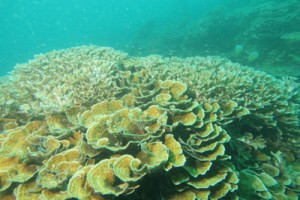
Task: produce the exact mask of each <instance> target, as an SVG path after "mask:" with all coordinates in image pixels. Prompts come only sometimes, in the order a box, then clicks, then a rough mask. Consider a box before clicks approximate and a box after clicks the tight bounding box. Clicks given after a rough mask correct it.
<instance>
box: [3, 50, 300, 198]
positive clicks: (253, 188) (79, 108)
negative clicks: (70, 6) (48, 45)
mask: <svg viewBox="0 0 300 200" xmlns="http://www.w3.org/2000/svg"><path fill="white" fill-rule="evenodd" d="M72 68H74V69H72ZM30 70H31V73H28V72H29V71H30ZM83 72H84V73H83ZM61 76H62V77H61ZM44 86H45V87H44ZM0 88H1V102H0V103H1V104H0V106H1V111H2V112H1V117H2V118H0V130H1V132H2V134H0V161H1V163H5V164H4V165H1V166H0V197H1V199H5V198H7V199H14V198H17V199H67V198H77V199H116V198H117V199H118V198H120V199H149V198H151V199H172V200H176V199H221V198H222V199H238V198H239V197H240V198H246V199H247V198H248V199H249V198H250V199H297V195H299V190H300V181H299V178H298V177H299V175H300V168H299V166H300V165H299V155H298V153H299V146H297V145H298V144H299V143H298V142H297V140H298V134H299V133H298V132H299V119H298V118H297V117H298V115H299V104H298V102H297V98H299V97H298V96H297V95H298V94H297V92H296V89H297V85H296V84H295V83H294V82H293V80H291V79H285V80H277V79H275V78H273V77H271V76H268V75H266V74H263V73H261V72H257V71H253V70H251V69H248V68H245V67H242V66H239V65H237V64H233V63H231V62H230V61H227V60H223V59H219V58H210V57H208V58H199V57H195V58H187V59H179V58H161V57H157V56H150V57H145V58H131V57H128V56H127V55H126V54H125V53H122V52H118V51H114V50H113V49H110V48H97V47H78V48H73V49H67V50H62V51H56V52H51V53H49V54H45V55H40V56H39V57H37V58H36V59H35V60H33V61H30V62H29V63H27V64H23V65H21V67H17V68H16V69H15V71H13V72H12V73H11V75H9V76H8V77H7V82H5V83H2V84H1V85H0ZM58 88H59V91H60V92H58V90H57V89H58ZM286 91H289V93H286ZM44 95H45V96H44ZM54 96H55V98H52V97H54ZM274 138H276V140H274ZM297 148H298V149H297ZM239 150H241V151H239ZM242 152H244V154H242ZM250 163H251V164H250Z"/></svg>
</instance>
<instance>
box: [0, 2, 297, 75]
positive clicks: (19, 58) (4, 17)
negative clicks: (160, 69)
mask: <svg viewBox="0 0 300 200" xmlns="http://www.w3.org/2000/svg"><path fill="white" fill-rule="evenodd" d="M299 9H300V6H299V1H297V0H288V1H278V0H262V1H259V0H247V1H242V2H241V1H236V0H223V1H222V0H211V1H205V0H187V1H181V0H163V1H159V0H153V1H139V0H122V1H106V0H100V1H96V0H89V1H80V0H77V1H70V0H66V1H59V0H54V1H48V0H42V1H25V0H15V1H9V0H2V1H0V25H1V31H0V66H1V69H0V74H1V75H5V74H6V73H7V72H9V71H10V70H12V68H13V66H14V65H15V64H16V63H23V62H26V61H27V60H29V59H31V58H33V55H35V54H39V53H45V52H48V51H51V50H53V49H61V48H67V47H73V46H79V45H89V44H93V45H99V46H110V47H113V48H116V49H119V50H124V51H126V52H128V53H129V54H130V55H150V54H159V55H163V56H181V57H186V56H195V55H197V56H204V55H218V56H222V57H226V58H230V59H231V60H233V61H237V62H240V63H241V64H245V65H249V66H254V67H257V68H258V69H261V70H265V71H267V72H269V73H271V74H274V75H277V76H285V75H291V74H292V75H294V76H299V73H300V72H299V71H300V70H299V63H300V58H299V51H300V50H299V49H300V44H299V43H300V30H299V24H300V19H299V18H300V17H299V15H300V14H299Z"/></svg>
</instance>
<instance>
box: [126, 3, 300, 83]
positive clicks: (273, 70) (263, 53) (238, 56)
mask: <svg viewBox="0 0 300 200" xmlns="http://www.w3.org/2000/svg"><path fill="white" fill-rule="evenodd" d="M299 9H300V2H299V1H298V0H289V1H274V0H251V1H250V0H248V1H247V3H245V2H242V1H235V0H225V1H222V2H220V4H219V6H218V7H217V8H216V9H214V10H210V11H208V12H207V13H204V14H203V13H201V14H202V15H201V14H199V19H198V20H195V17H190V18H188V19H184V20H183V22H182V23H180V21H179V22H177V23H172V24H171V25H168V26H166V27H165V28H164V29H163V30H160V29H158V28H159V27H151V28H152V30H151V31H148V34H147V37H145V38H144V37H143V38H142V39H140V38H137V39H136V40H135V41H133V45H132V46H135V47H136V46H143V47H144V48H143V49H137V48H136V49H130V51H132V52H134V53H136V54H138V53H139V52H140V51H142V55H143V54H147V53H148V54H149V52H155V53H158V54H160V55H169V54H171V55H174V56H195V55H201V56H205V55H210V56H211V55H214V56H222V57H226V58H228V59H230V60H233V61H235V62H239V63H241V64H243V65H251V66H254V67H257V68H258V69H260V70H264V71H267V72H268V73H270V74H273V75H276V76H279V77H283V76H286V75H290V76H297V77H298V79H299V77H300V70H299V65H300V57H299V55H300V50H299V49H300V48H299V45H300V32H299V28H298V24H300V14H299ZM156 29H158V30H157V31H155V30H156ZM153 30H154V31H153ZM236 47H238V48H236ZM137 51H138V52H137Z"/></svg>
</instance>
